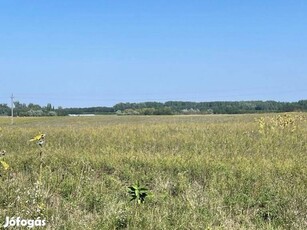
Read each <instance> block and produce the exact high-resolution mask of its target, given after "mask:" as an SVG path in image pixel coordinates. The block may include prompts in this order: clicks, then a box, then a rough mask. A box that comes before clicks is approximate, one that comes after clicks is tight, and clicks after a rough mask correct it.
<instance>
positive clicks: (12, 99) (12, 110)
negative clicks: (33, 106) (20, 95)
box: [11, 94, 14, 125]
mask: <svg viewBox="0 0 307 230" xmlns="http://www.w3.org/2000/svg"><path fill="white" fill-rule="evenodd" d="M12 124H14V95H13V94H12V96H11V125H12Z"/></svg>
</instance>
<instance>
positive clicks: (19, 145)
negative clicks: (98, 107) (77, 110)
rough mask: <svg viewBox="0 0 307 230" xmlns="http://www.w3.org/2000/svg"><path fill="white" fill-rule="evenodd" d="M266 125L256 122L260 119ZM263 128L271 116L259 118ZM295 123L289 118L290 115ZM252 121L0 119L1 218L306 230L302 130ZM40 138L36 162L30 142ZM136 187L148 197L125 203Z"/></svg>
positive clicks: (71, 224)
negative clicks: (3, 165)
mask: <svg viewBox="0 0 307 230" xmlns="http://www.w3.org/2000/svg"><path fill="white" fill-rule="evenodd" d="M262 116H263V115H262ZM265 116H266V117H265V119H267V122H268V123H267V125H270V123H269V121H270V119H271V118H273V119H275V118H276V115H270V114H268V115H265ZM290 116H293V117H295V116H296V114H290ZM299 116H301V117H302V118H303V119H300V120H298V121H297V122H296V126H297V127H296V129H295V130H294V131H293V130H291V129H287V128H285V129H282V128H278V127H276V129H274V130H271V129H267V131H266V132H265V133H263V132H261V130H260V127H259V122H257V120H256V118H259V115H235V116H229V115H228V116H226V115H224V116H213V115H208V116H161V117H160V116H159V117H158V116H154V117H145V116H144V117H142V116H131V117H116V116H101V117H100V116H99V117H58V118H16V120H15V124H14V125H13V126H10V125H8V124H9V120H8V119H6V118H0V127H1V128H2V131H1V133H0V150H1V149H5V150H6V151H7V155H6V156H5V161H6V162H7V163H9V164H10V169H9V170H8V171H6V172H2V171H1V174H2V177H1V178H0V191H1V192H0V205H1V209H0V224H3V223H4V221H5V217H6V216H11V217H12V216H15V217H16V216H21V217H23V218H25V219H29V218H37V217H41V218H46V220H47V229H126V228H127V229H206V228H208V229H306V228H307V214H306V213H307V199H306V194H307V123H306V114H300V115H299ZM39 132H44V133H46V143H45V146H44V147H43V148H44V151H43V156H42V162H43V163H42V172H41V174H42V175H41V177H42V185H41V186H39V187H38V186H37V180H38V176H39V174H40V171H39V169H40V164H41V160H40V157H39V152H40V149H39V148H38V146H36V145H35V144H33V143H31V142H29V141H28V140H29V139H30V138H31V137H32V136H33V135H35V134H37V133H39ZM136 181H140V183H141V184H143V185H145V186H146V187H147V188H149V190H150V192H151V193H152V194H153V196H151V197H149V198H146V200H145V202H144V204H141V205H138V204H136V203H134V202H130V201H129V196H128V193H127V187H128V186H130V185H132V184H134V183H135V182H136Z"/></svg>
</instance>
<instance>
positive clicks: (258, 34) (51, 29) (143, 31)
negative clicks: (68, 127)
mask: <svg viewBox="0 0 307 230" xmlns="http://www.w3.org/2000/svg"><path fill="white" fill-rule="evenodd" d="M306 12H307V1H305V0H296V1H290V0H288V1H283V0H278V1H277V0H270V1H264V0H257V1H256V0H251V1H237V0H231V1H230V0H228V1H227V0H224V1H221V0H214V1H213V0H210V1H209V0H191V1H186V0H185V1H183V0H176V1H175V0H173V1H172V0H170V1H162V0H155V1H150V0H148V1H144V0H130V1H127V0H116V1H114V0H109V1H105V0H100V1H98V0H92V1H79V0H65V1H63V0H52V1H50V0H49V1H47V0H40V1H34V0H32V1H31V0H29V1H24V0H19V1H17V0H3V1H0V103H9V100H10V99H9V97H10V95H11V93H14V95H15V98H16V100H19V101H20V102H24V103H29V102H33V103H38V104H41V105H46V104H47V103H49V102H50V103H52V104H53V105H55V106H63V107H86V106H110V105H114V104H115V103H118V102H141V101H162V102H164V101H168V100H184V101H217V100H227V101H233V100H277V101H296V100H300V99H307V14H306Z"/></svg>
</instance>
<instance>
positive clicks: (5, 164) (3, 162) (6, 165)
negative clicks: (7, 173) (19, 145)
mask: <svg viewBox="0 0 307 230" xmlns="http://www.w3.org/2000/svg"><path fill="white" fill-rule="evenodd" d="M0 163H1V164H2V166H3V168H4V170H8V168H9V167H10V166H9V164H8V163H6V162H5V161H0Z"/></svg>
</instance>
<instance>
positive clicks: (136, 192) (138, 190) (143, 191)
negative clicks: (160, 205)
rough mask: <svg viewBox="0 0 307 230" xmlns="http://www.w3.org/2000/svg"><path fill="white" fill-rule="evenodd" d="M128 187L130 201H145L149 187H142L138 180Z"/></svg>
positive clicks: (140, 202)
mask: <svg viewBox="0 0 307 230" xmlns="http://www.w3.org/2000/svg"><path fill="white" fill-rule="evenodd" d="M128 189H129V191H128V193H129V195H130V197H131V199H130V201H132V200H137V202H138V204H142V203H144V201H145V198H146V197H147V196H148V192H147V191H148V189H147V188H145V187H141V186H140V184H139V182H138V181H137V182H136V183H135V185H133V186H130V187H128Z"/></svg>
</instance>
